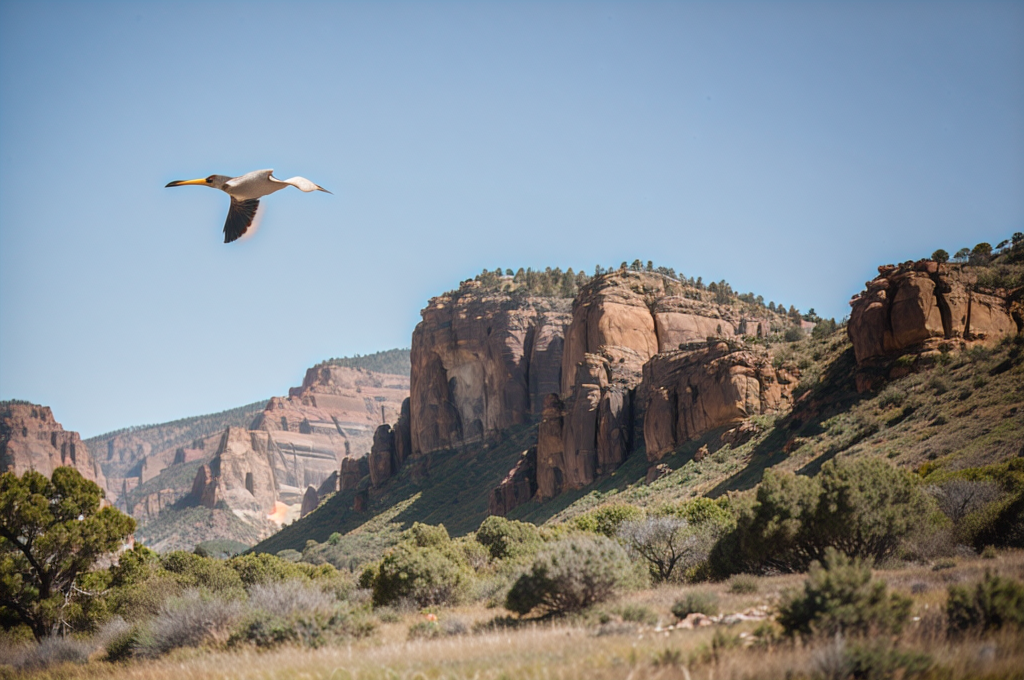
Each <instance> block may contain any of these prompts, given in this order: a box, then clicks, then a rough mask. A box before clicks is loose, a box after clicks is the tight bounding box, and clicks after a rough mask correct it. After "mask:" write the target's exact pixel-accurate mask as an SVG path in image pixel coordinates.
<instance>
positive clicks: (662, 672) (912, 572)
mask: <svg viewBox="0 0 1024 680" xmlns="http://www.w3.org/2000/svg"><path fill="white" fill-rule="evenodd" d="M986 571H990V572H994V573H998V574H1000V575H1002V576H1007V577H1012V578H1015V579H1018V580H1019V579H1024V552H1020V551H1010V552H1002V553H999V554H998V555H997V556H995V557H994V558H989V559H983V558H981V557H965V558H958V559H955V560H944V561H939V562H936V563H934V564H932V565H912V566H905V567H901V568H896V569H890V570H879V571H876V572H875V577H876V578H880V579H882V580H884V581H886V582H887V584H888V585H889V587H890V589H891V590H894V591H896V592H899V593H902V594H904V595H908V596H910V597H911V598H912V599H913V601H914V605H913V612H912V623H911V625H910V626H909V628H908V629H907V630H905V631H904V632H903V634H902V635H901V636H900V637H899V638H898V639H895V638H894V639H886V638H878V637H875V638H872V639H870V640H867V641H860V640H852V639H851V640H844V639H822V640H814V641H802V642H801V641H796V642H793V641H785V640H781V639H779V638H778V637H777V635H778V633H777V628H775V627H774V626H773V625H772V624H771V622H770V614H769V618H768V619H766V620H744V621H740V622H738V623H734V624H733V625H728V624H726V623H725V622H719V623H717V624H715V625H710V626H706V627H699V628H696V629H686V630H684V629H679V628H676V627H675V626H674V625H673V624H675V623H676V621H675V617H673V616H672V614H671V613H670V608H671V606H672V604H673V602H675V601H676V600H677V599H678V598H679V597H680V596H682V595H684V594H687V593H691V592H693V591H703V592H708V593H713V594H714V596H715V597H717V599H718V605H719V610H720V611H721V612H722V614H724V615H728V614H731V613H736V612H756V611H758V608H760V609H761V610H764V609H767V611H768V612H771V611H773V609H774V607H775V605H776V604H777V602H778V601H779V598H780V597H781V596H782V594H783V593H784V592H785V591H786V590H787V589H792V588H798V587H800V585H801V583H802V582H803V576H802V575H792V574H791V575H784V576H774V577H757V578H755V577H742V581H741V582H739V583H738V582H737V580H736V579H734V580H733V581H726V582H721V583H709V584H701V585H695V586H662V587H659V588H655V589H651V590H645V591H641V592H634V593H629V594H626V595H623V596H621V597H619V598H617V599H616V600H613V601H611V602H609V603H605V604H603V605H600V606H598V607H596V608H594V609H592V610H590V611H588V612H586V613H585V614H583V615H580V616H578V617H575V618H571V619H554V620H549V621H541V622H533V623H526V624H518V625H517V624H515V623H511V624H505V625H504V626H502V625H501V623H500V622H502V621H503V618H502V617H503V616H504V614H505V612H504V610H501V609H487V608H485V607H482V606H474V607H466V608H446V609H439V610H436V613H433V612H421V611H406V612H396V611H394V610H388V611H386V612H382V613H378V615H377V616H378V618H379V619H380V621H379V623H378V626H377V629H376V631H375V632H374V633H373V635H372V636H370V637H369V638H367V639H363V640H359V641H353V642H352V643H350V644H342V645H335V646H328V647H323V648H320V649H314V650H309V649H299V648H284V649H278V650H275V651H270V652H257V651H252V650H249V649H245V650H241V651H224V650H222V649H212V648H206V649H199V650H187V651H182V650H179V651H178V652H175V653H172V654H170V655H169V656H167V657H164V658H161V659H158V660H154V661H137V662H131V663H128V664H111V663H107V662H105V661H103V660H101V658H96V659H94V660H92V661H90V662H89V663H87V664H85V665H76V666H72V665H64V666H58V667H51V668H50V669H49V670H47V671H45V672H42V673H38V674H35V675H29V676H26V677H33V678H39V679H42V678H54V679H56V678H68V679H69V680H70V679H82V680H84V679H86V678H89V679H91V678H97V679H98V678H113V679H118V680H129V679H131V680H193V679H195V680H198V679H199V678H223V679H225V680H227V679H239V680H241V679H252V680H256V679H266V680H270V679H275V680H276V679H296V680H298V679H314V678H317V679H323V680H377V679H380V680H435V679H436V680H440V679H451V680H456V679H458V680H471V679H472V680H545V679H549V678H551V679H555V678H558V679H562V678H565V679H568V678H581V679H582V678H594V679H595V680H600V679H604V678H607V679H609V680H610V679H613V678H614V679H623V678H628V679H630V680H641V679H645V678H652V679H653V678H665V679H666V680H667V679H670V678H686V679H688V680H689V679H694V680H696V679H697V678H701V679H705V678H706V679H707V680H729V679H731V678H736V679H739V678H766V679H768V678H845V677H871V678H874V677H878V678H909V677H919V678H1022V677H1024V631H1020V630H1016V629H1012V628H1011V629H1004V630H1003V631H1000V632H996V633H993V634H991V635H989V636H985V637H981V638H979V637H972V636H968V637H962V638H957V637H949V636H947V634H946V622H945V615H944V604H945V600H946V593H947V587H948V586H949V585H951V584H968V583H973V582H975V581H977V580H979V579H980V578H982V577H983V575H984V574H985V572H986ZM430 616H436V617H437V619H438V624H439V627H440V628H441V629H443V630H447V631H449V632H450V633H454V634H450V635H443V636H441V637H437V638H432V639H411V636H410V632H409V631H410V628H411V627H414V626H416V624H420V623H422V622H424V621H427V620H428V617H430ZM505 621H507V619H505ZM496 622H498V625H495V623H496ZM670 626H671V627H670ZM857 646H860V647H864V648H868V649H875V650H879V649H884V650H896V651H897V653H899V654H903V655H904V657H905V658H913V659H916V661H914V662H912V663H907V664H904V667H903V668H889V669H886V668H883V667H881V666H878V667H875V668H872V669H869V670H868V671H867V672H866V673H867V674H864V671H857V672H859V673H861V675H856V674H855V670H853V669H851V668H850V667H849V665H848V663H849V662H848V658H849V655H848V654H845V653H844V652H845V651H848V650H849V649H850V648H853V647H857ZM97 657H102V653H98V654H97ZM0 676H3V672H2V671H0Z"/></svg>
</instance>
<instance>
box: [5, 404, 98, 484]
mask: <svg viewBox="0 0 1024 680" xmlns="http://www.w3.org/2000/svg"><path fill="white" fill-rule="evenodd" d="M65 466H66V467H74V468H76V469H77V470H78V471H79V472H81V473H82V476H83V477H85V478H86V479H89V480H91V481H93V482H96V483H97V484H99V485H100V488H103V489H106V479H105V478H104V476H103V472H102V470H101V469H100V466H99V465H98V464H97V463H96V461H95V460H94V459H93V457H92V455H90V453H89V447H87V446H86V445H85V444H84V443H83V442H82V439H81V438H80V437H79V436H78V433H77V432H69V431H67V430H65V429H64V428H63V427H62V426H61V424H60V423H58V422H57V421H56V420H54V418H53V413H52V412H51V411H50V407H48V406H38V405H36V404H27V403H18V402H3V403H0V472H8V471H10V472H13V473H15V474H16V475H23V474H25V472H27V471H28V470H35V471H36V472H39V473H41V474H43V475H46V476H47V477H49V476H50V475H52V474H53V471H54V469H55V468H58V467H65ZM114 496H116V494H114V493H110V491H109V490H108V491H107V497H108V498H111V497H114Z"/></svg>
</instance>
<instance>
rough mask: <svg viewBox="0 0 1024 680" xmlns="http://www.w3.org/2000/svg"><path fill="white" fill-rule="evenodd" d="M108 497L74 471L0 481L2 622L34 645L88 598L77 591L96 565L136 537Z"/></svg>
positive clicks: (30, 474)
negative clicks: (103, 503)
mask: <svg viewBox="0 0 1024 680" xmlns="http://www.w3.org/2000/svg"><path fill="white" fill-rule="evenodd" d="M102 498H103V491H102V489H100V487H98V486H97V485H96V484H95V483H94V482H90V481H89V480H87V479H85V478H84V477H82V474H81V473H80V472H79V471H78V470H76V469H75V468H71V467H59V468H57V469H56V470H54V471H53V476H52V479H47V478H46V477H44V476H43V475H41V474H39V473H38V472H35V471H29V472H26V473H25V474H24V475H23V476H21V477H20V478H19V477H18V476H17V475H15V474H14V473H12V472H5V473H4V474H2V475H0V616H2V618H4V619H7V620H11V619H13V620H15V621H19V622H21V623H24V624H25V625H27V626H28V627H29V628H30V629H31V630H32V634H33V635H34V636H35V637H36V639H37V640H41V639H43V638H44V637H46V636H47V635H49V634H51V633H54V632H56V631H57V630H58V629H60V628H61V624H62V622H63V621H64V617H63V612H64V610H65V609H66V608H67V607H68V606H69V605H70V604H71V603H72V602H73V601H75V600H76V599H80V598H84V597H88V596H89V594H88V593H86V592H84V591H83V590H82V589H80V588H78V587H77V586H76V580H77V579H78V577H79V576H80V575H81V574H83V573H85V572H87V571H88V570H89V568H90V567H92V565H93V564H94V563H95V562H96V560H97V559H98V558H99V557H100V556H102V555H104V554H107V553H110V552H112V551H114V550H116V549H117V548H118V547H120V545H121V544H122V542H123V541H125V540H126V539H127V538H128V537H129V536H131V535H132V533H133V532H134V531H135V520H133V519H132V518H131V517H128V516H127V515H124V514H122V513H121V512H120V511H118V510H117V509H116V508H113V507H106V508H103V509H100V500H101V499H102Z"/></svg>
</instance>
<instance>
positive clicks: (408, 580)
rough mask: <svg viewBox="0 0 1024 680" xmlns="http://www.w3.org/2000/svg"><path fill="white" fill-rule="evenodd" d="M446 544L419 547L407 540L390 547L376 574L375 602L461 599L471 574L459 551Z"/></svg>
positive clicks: (423, 602) (424, 602)
mask: <svg viewBox="0 0 1024 680" xmlns="http://www.w3.org/2000/svg"><path fill="white" fill-rule="evenodd" d="M446 535H447V532H446ZM449 543H450V541H449ZM443 547H445V546H441V547H433V546H428V547H419V546H417V545H416V544H415V543H413V542H411V541H407V542H403V543H400V544H399V545H397V546H395V547H394V548H392V549H391V550H389V551H388V552H387V553H386V554H385V555H384V558H383V559H382V560H381V562H380V565H379V566H378V568H377V572H376V574H375V575H374V576H373V581H372V588H373V604H374V606H378V607H379V606H382V605H388V604H392V603H395V602H398V601H400V600H402V599H406V598H408V599H410V600H413V601H414V602H416V604H418V605H419V606H421V607H426V606H429V605H438V604H455V603H456V602H458V601H459V600H460V599H461V598H462V597H463V595H464V594H465V592H466V589H467V588H468V586H469V583H470V580H471V578H472V574H471V572H470V571H469V568H468V567H467V565H466V564H465V563H464V562H462V561H461V560H460V556H459V555H458V553H457V551H452V550H443V549H442V548H443Z"/></svg>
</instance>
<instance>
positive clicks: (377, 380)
mask: <svg viewBox="0 0 1024 680" xmlns="http://www.w3.org/2000/svg"><path fill="white" fill-rule="evenodd" d="M408 384H409V383H408V378H406V377H405V376H399V375H389V374H381V373H373V372H370V371H366V370H363V369H356V368H347V367H340V366H330V365H324V366H317V367H314V368H311V369H310V370H309V371H307V372H306V377H305V379H304V380H303V383H302V386H301V387H298V388H293V389H292V390H290V391H289V396H288V397H275V398H273V399H271V400H270V402H269V403H268V404H267V406H266V408H265V409H264V410H263V412H262V413H260V414H259V415H258V416H257V417H256V418H255V420H254V421H253V423H252V425H251V427H249V428H242V427H229V428H227V430H226V431H225V432H224V433H223V434H222V435H221V436H220V439H219V443H218V445H217V449H216V453H215V454H214V455H213V457H212V458H211V459H210V461H209V463H208V464H206V465H202V466H200V467H199V468H198V470H197V472H196V474H195V477H194V479H193V482H192V489H191V491H190V492H189V493H188V494H187V496H186V497H185V498H184V499H183V500H182V501H181V504H182V505H184V506H186V507H188V506H204V507H208V508H214V507H216V506H218V504H222V505H225V506H226V507H227V508H228V509H229V510H230V511H232V512H233V513H234V514H235V515H236V516H238V517H240V518H242V519H243V520H245V521H246V522H248V523H249V524H250V525H251V526H252V527H254V528H255V529H256V530H258V531H259V532H260V535H261V536H262V535H265V534H266V532H268V531H272V530H273V528H274V526H275V525H274V524H272V523H271V521H272V522H276V523H278V524H279V523H280V522H282V521H283V520H285V519H286V518H288V517H290V516H292V515H293V514H296V513H298V514H300V515H301V514H306V513H308V512H311V511H312V510H313V509H314V508H316V504H317V503H319V500H320V497H321V495H323V494H327V493H332V492H334V491H336V490H339V489H347V488H350V487H349V486H347V485H357V484H358V483H359V481H360V480H361V479H362V478H363V477H364V476H366V475H367V474H372V473H373V470H371V469H370V468H369V466H367V464H366V461H367V457H368V456H370V455H372V454H371V453H370V452H372V451H378V450H380V449H382V448H386V449H387V461H388V464H389V467H388V469H387V471H386V472H387V474H388V475H390V474H391V473H392V471H393V468H392V467H391V466H392V465H393V466H394V469H397V466H399V465H401V462H402V460H403V457H402V456H404V455H406V454H407V452H408V450H409V448H410V445H409V435H408V426H407V423H408V420H409V418H408V413H409V405H408V401H409V400H408V398H407V396H406V395H407V394H408ZM382 419H391V420H393V421H396V425H395V427H394V428H392V426H391V425H389V424H387V423H385V424H384V425H381V420H382ZM403 424H405V425H404V430H403ZM375 434H376V436H375ZM385 440H386V441H385ZM183 454H184V455H183V456H182V457H183V458H186V459H187V458H188V455H189V454H188V452H187V451H184V452H183Z"/></svg>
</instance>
